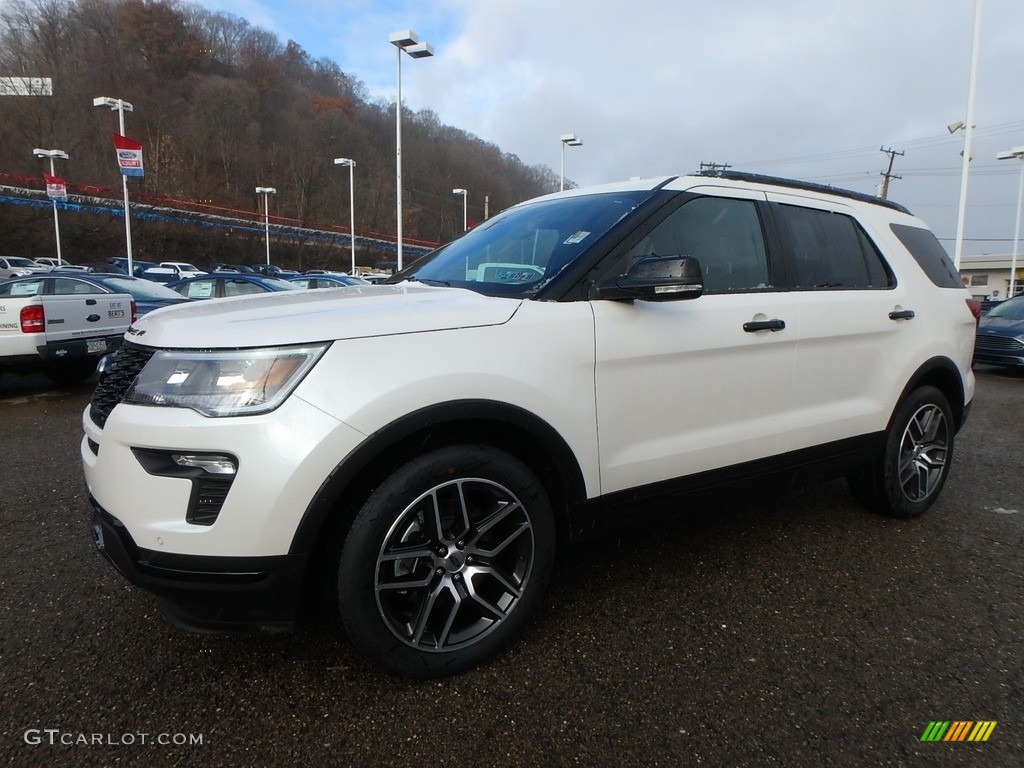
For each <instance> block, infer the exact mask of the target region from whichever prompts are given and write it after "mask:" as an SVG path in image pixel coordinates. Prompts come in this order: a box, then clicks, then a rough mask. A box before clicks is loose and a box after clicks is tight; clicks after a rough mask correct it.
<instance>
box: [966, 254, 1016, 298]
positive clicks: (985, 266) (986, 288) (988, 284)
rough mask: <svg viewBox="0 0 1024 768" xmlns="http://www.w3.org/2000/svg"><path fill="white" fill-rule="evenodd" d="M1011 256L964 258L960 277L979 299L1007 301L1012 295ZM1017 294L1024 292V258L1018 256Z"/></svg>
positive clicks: (988, 255) (989, 255)
mask: <svg viewBox="0 0 1024 768" xmlns="http://www.w3.org/2000/svg"><path fill="white" fill-rule="evenodd" d="M1012 259H1013V256H1012V255H1010V254H1008V253H1007V254H985V255H983V256H964V257H963V258H961V259H960V275H961V276H962V277H963V279H964V285H966V286H967V289H968V290H969V291H970V292H971V295H973V296H974V297H975V298H977V299H1005V298H1006V297H1007V296H1009V293H1010V263H1011V261H1012ZM1015 288H1016V293H1018V294H1020V293H1021V292H1024V256H1022V255H1019V254H1018V256H1017V280H1016V285H1015Z"/></svg>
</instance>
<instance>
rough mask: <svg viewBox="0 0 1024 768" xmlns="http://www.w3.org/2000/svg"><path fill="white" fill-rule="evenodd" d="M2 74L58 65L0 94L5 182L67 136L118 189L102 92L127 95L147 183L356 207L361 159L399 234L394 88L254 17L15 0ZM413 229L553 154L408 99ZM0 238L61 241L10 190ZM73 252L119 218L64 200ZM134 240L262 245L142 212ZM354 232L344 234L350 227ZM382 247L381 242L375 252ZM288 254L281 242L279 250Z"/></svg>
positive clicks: (92, 185)
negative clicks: (490, 134)
mask: <svg viewBox="0 0 1024 768" xmlns="http://www.w3.org/2000/svg"><path fill="white" fill-rule="evenodd" d="M0 9H2V12H0V75H3V76H32V77H48V78H52V82H53V95H52V96H28V97H25V96H0V184H2V185H8V186H26V185H29V184H30V183H32V184H34V185H35V187H36V188H39V189H41V188H42V171H43V164H42V161H41V160H39V159H37V158H35V157H33V154H32V150H33V148H35V147H42V148H60V149H62V150H64V151H65V152H67V153H68V155H69V156H70V159H69V160H67V161H59V163H60V164H59V166H58V174H59V175H61V176H63V177H64V178H66V179H67V180H68V182H69V185H70V188H71V189H72V190H73V189H75V185H81V186H83V187H84V188H88V189H96V190H101V191H102V190H109V191H110V194H111V196H112V197H117V196H118V195H119V193H120V185H121V180H120V175H119V173H118V170H117V168H116V166H115V163H114V154H113V150H112V149H111V143H110V134H111V132H112V131H113V130H115V129H116V125H117V119H116V114H114V115H112V114H111V113H110V111H109V110H106V109H96V108H94V107H93V106H92V100H93V98H94V97H96V96H114V97H118V98H122V99H124V100H126V101H129V102H131V103H132V104H133V105H134V111H133V112H132V113H131V114H130V115H128V119H127V128H126V134H127V135H129V136H131V137H132V138H134V139H136V140H138V141H139V142H141V143H142V145H143V148H144V153H145V163H146V174H145V177H144V178H142V179H131V180H129V187H130V190H131V195H132V199H133V200H135V199H136V196H138V198H139V199H140V200H142V199H146V196H149V197H152V198H156V199H160V200H171V201H184V202H189V203H195V204H199V205H207V206H212V207H215V209H217V210H220V209H224V210H238V211H246V212H255V211H257V210H258V205H259V201H258V200H257V197H256V195H255V193H254V189H255V187H257V186H260V185H272V186H274V187H275V188H276V189H277V190H278V194H277V195H276V197H275V198H274V200H273V204H272V212H273V213H274V214H275V215H278V216H281V217H287V218H288V219H290V220H293V221H296V222H298V223H299V224H300V225H307V224H308V225H309V226H319V225H324V224H328V225H346V226H347V223H348V184H347V178H345V177H344V175H343V172H342V170H341V169H339V168H337V167H335V166H334V165H333V163H332V158H334V157H337V156H341V155H344V156H346V157H352V158H356V159H357V163H358V165H357V173H356V174H355V199H356V211H355V221H356V231H357V232H362V231H366V232H374V233H382V234H385V235H390V236H393V235H394V232H395V229H396V222H395V174H394V162H395V160H394V151H395V147H394V141H395V136H394V117H395V113H394V110H395V104H394V103H393V102H391V103H382V102H375V101H373V100H371V99H370V98H369V96H368V94H367V92H366V88H365V86H364V85H363V84H362V83H361V82H360V81H359V80H358V79H356V78H354V77H353V76H352V75H350V74H348V73H345V72H343V71H341V69H340V68H339V67H338V66H337V64H335V63H334V62H332V61H330V60H328V59H316V60H314V59H312V58H310V56H309V55H308V54H307V53H306V52H305V51H304V50H303V49H302V48H301V47H300V46H299V45H297V44H296V43H295V42H292V41H289V42H287V43H284V44H282V43H281V41H280V40H278V39H277V37H275V36H274V35H273V34H271V33H269V32H267V31H266V30H264V29H261V28H259V27H255V26H252V25H251V24H249V22H247V21H246V20H244V19H241V18H239V17H237V16H232V15H228V14H224V13H213V12H210V11H207V10H205V9H203V8H201V7H200V6H198V5H193V4H185V3H179V2H175V1H174V0H77V2H72V1H71V0H11V1H9V2H5V3H3V4H0ZM402 141H403V182H404V183H403V188H404V193H405V194H404V198H403V207H404V211H405V217H404V231H405V236H406V237H408V238H409V239H410V240H412V239H417V240H420V241H425V242H435V243H436V242H444V241H446V240H449V239H451V238H452V237H454V236H456V235H457V234H458V233H459V232H460V231H461V227H462V221H461V214H462V208H461V203H460V201H459V200H458V199H457V198H453V196H452V194H451V190H452V188H453V187H467V188H470V189H473V190H474V191H478V194H477V195H476V197H477V199H476V200H475V201H473V202H474V204H475V206H476V208H477V209H478V210H475V211H474V210H471V212H470V218H471V219H480V218H482V217H483V210H482V208H483V196H484V195H487V196H488V198H489V201H490V211H491V212H492V213H493V212H497V211H499V210H501V209H503V208H505V207H508V206H509V205H512V204H514V203H516V202H519V201H520V200H523V199H525V198H528V197H531V196H534V195H537V194H540V193H543V192H548V191H552V190H554V189H556V188H557V185H558V178H557V176H556V174H555V173H554V172H553V171H552V170H550V169H549V168H546V167H543V166H533V167H528V166H526V165H524V164H523V163H522V162H521V161H520V160H519V158H517V157H515V156H513V155H509V154H506V153H503V152H502V151H501V150H500V149H499V148H498V147H497V146H495V145H493V144H490V143H488V142H486V141H483V140H481V139H479V138H477V137H476V136H473V135H471V134H468V133H466V132H465V131H462V130H459V129H458V128H455V127H452V126H448V125H444V124H442V123H441V122H440V120H439V119H438V117H437V115H436V114H434V113H433V112H431V111H429V110H424V111H420V112H407V113H405V114H403V138H402ZM0 211H2V216H0V252H5V253H7V254H10V255H24V256H30V257H31V256H43V255H52V248H53V229H52V215H51V213H50V211H49V210H48V209H47V208H46V207H35V208H32V207H25V206H15V205H9V204H2V203H0ZM61 227H62V240H63V243H64V251H65V257H66V258H68V259H69V260H71V261H77V262H81V263H84V262H87V261H90V260H94V259H99V258H103V257H105V256H110V255H116V254H119V253H122V252H123V251H124V232H123V221H121V220H119V219H118V218H117V217H116V216H112V215H106V216H103V215H96V214H95V213H85V212H76V211H69V212H66V213H64V214H62V219H61ZM133 227H134V228H135V229H136V230H137V234H136V235H135V238H136V242H135V248H136V250H137V251H138V252H137V253H136V258H141V259H146V258H150V259H159V258H171V257H174V258H186V257H187V258H190V259H192V260H196V261H204V260H220V261H239V260H244V261H251V260H253V258H254V257H255V256H257V255H258V253H259V252H260V249H261V248H262V245H261V242H260V240H259V237H258V236H257V235H256V234H253V233H251V232H249V233H242V234H239V233H238V232H233V231H231V230H230V229H217V228H206V229H203V228H199V227H195V226H192V227H189V226H188V225H183V224H180V223H178V224H171V223H167V222H160V221H154V220H140V221H139V222H138V224H136V222H135V220H134V217H133ZM342 242H346V241H344V240H343V241H342ZM286 245H287V247H285V248H284V250H283V251H279V252H280V253H282V254H283V255H284V256H285V257H286V258H284V259H283V260H285V261H287V260H291V261H296V260H298V262H301V263H298V264H296V265H297V266H319V265H320V263H319V262H324V261H325V259H326V260H329V259H330V254H329V253H327V254H326V255H325V254H324V253H322V252H321V251H317V252H316V254H315V255H312V256H308V257H307V255H308V254H311V253H312V251H310V249H309V248H305V249H303V247H302V246H303V244H302V243H301V242H295V243H290V244H286ZM378 258H386V257H385V256H383V255H378ZM275 260H277V259H275Z"/></svg>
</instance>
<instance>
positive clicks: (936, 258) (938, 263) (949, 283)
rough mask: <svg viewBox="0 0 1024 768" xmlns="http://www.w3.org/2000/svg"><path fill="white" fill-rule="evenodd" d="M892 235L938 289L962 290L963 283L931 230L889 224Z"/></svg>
mask: <svg viewBox="0 0 1024 768" xmlns="http://www.w3.org/2000/svg"><path fill="white" fill-rule="evenodd" d="M889 226H890V227H891V228H892V231H893V233H894V234H895V235H896V237H898V238H899V239H900V242H901V243H903V247H904V248H906V249H907V250H908V251H910V255H911V256H913V257H914V261H916V262H917V263H918V265H919V266H920V267H921V269H922V270H924V273H925V274H926V275H928V279H929V280H931V281H932V282H933V283H935V285H937V286H939V288H963V287H964V281H963V279H962V278H961V277H960V273H959V272H957V271H956V267H954V266H953V262H952V261H951V260H950V258H949V256H948V255H947V254H946V249H945V248H943V247H942V246H941V245H939V241H938V240H936V239H935V235H933V234H932V233H931V230H928V229H922V228H921V227H911V226H909V225H907V224H890V225H889Z"/></svg>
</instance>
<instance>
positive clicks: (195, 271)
mask: <svg viewBox="0 0 1024 768" xmlns="http://www.w3.org/2000/svg"><path fill="white" fill-rule="evenodd" d="M159 268H160V269H172V270H174V271H175V272H177V273H178V275H179V276H180V277H181V278H182V279H184V278H186V277H196V276H197V275H205V274H206V272H204V271H203V270H201V269H200V268H199V267H197V266H195V265H194V264H189V263H188V262H187V261H161V262H160V265H159Z"/></svg>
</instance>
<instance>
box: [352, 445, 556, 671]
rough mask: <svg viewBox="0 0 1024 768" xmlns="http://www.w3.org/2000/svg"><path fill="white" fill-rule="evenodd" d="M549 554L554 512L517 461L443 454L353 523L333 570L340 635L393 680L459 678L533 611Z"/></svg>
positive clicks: (460, 449) (483, 450)
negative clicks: (397, 677)
mask: <svg viewBox="0 0 1024 768" xmlns="http://www.w3.org/2000/svg"><path fill="white" fill-rule="evenodd" d="M554 554H555V525H554V516H553V513H552V509H551V503H550V501H549V500H548V497H547V494H546V493H545V491H544V488H543V487H542V485H541V484H540V482H539V481H538V480H537V478H536V476H535V475H534V474H533V473H532V472H531V471H530V470H529V469H528V468H527V467H526V466H525V465H524V464H523V463H522V462H520V461H519V460H518V459H516V458H514V457H513V456H511V455H509V454H507V453H505V452H503V451H500V450H497V449H495V448H491V447H489V446H482V445H461V446H451V447H446V448H440V449H436V450H433V451H430V452H428V453H425V454H423V455H422V456H419V457H417V458H414V459H412V460H410V461H408V462H407V463H406V464H404V465H403V466H401V467H399V468H398V469H397V470H396V471H395V472H393V473H392V474H391V475H389V476H388V478H387V479H386V480H384V481H383V482H382V483H381V484H380V485H379V486H378V487H377V488H376V489H375V490H374V491H373V492H372V493H371V494H370V496H369V498H367V500H366V502H365V503H364V504H363V506H362V508H361V509H360V510H359V512H358V513H357V514H356V517H355V520H354V521H353V523H352V526H351V528H350V529H349V531H348V534H347V535H346V537H345V541H344V545H343V547H342V549H341V555H340V557H339V558H338V561H337V564H336V569H335V575H336V584H337V595H338V609H339V612H340V614H341V620H342V624H343V625H344V627H345V630H346V632H347V633H348V636H349V638H350V640H351V641H352V644H353V645H354V646H355V647H356V648H357V649H358V650H359V651H360V652H361V653H362V654H363V655H364V656H366V657H367V658H368V659H369V660H370V661H372V662H373V663H374V664H376V665H377V666H379V667H381V668H382V669H384V670H386V671H388V672H391V673H392V674H396V675H400V676H404V677H415V678H431V677H440V676H443V675H449V674H454V673H457V672H461V671H464V670H466V669H469V668H470V667H473V666H475V665H476V664H479V663H480V662H481V661H483V660H484V659H486V658H488V657H489V656H491V655H493V654H495V653H497V652H498V651H499V650H500V649H502V648H504V647H505V646H506V645H507V644H508V643H509V642H510V641H511V640H512V638H513V637H514V636H515V634H516V633H517V632H518V631H519V630H520V629H521V628H522V626H523V625H524V624H525V623H526V622H527V620H528V619H529V618H530V617H531V615H532V614H533V613H534V612H535V611H536V610H537V608H538V607H539V605H540V602H541V599H542V597H543V595H544V592H545V590H546V588H547V584H548V580H549V578H550V575H551V568H552V563H553V562H554Z"/></svg>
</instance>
